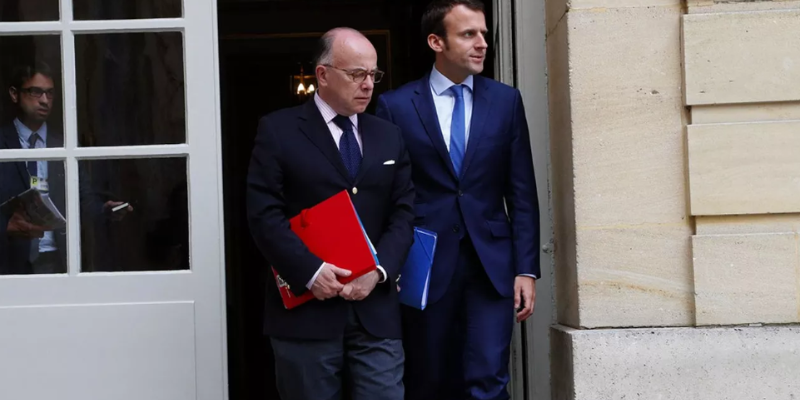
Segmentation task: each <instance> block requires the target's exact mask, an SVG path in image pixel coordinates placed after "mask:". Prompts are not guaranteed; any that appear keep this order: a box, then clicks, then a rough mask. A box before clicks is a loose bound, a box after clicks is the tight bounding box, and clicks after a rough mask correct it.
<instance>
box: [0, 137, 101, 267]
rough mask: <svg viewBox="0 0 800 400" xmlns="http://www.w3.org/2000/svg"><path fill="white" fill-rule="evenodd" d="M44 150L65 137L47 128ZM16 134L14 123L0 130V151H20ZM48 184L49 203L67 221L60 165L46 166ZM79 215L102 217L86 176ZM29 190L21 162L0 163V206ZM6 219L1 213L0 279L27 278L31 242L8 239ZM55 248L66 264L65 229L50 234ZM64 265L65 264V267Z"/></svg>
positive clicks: (81, 180) (81, 176)
mask: <svg viewBox="0 0 800 400" xmlns="http://www.w3.org/2000/svg"><path fill="white" fill-rule="evenodd" d="M47 147H56V148H57V147H64V137H63V135H62V134H61V132H58V131H55V130H54V129H52V128H51V127H49V126H48V132H47ZM21 148H22V145H21V144H20V143H19V134H18V133H17V129H16V128H15V127H14V124H13V123H10V124H7V125H4V126H3V127H0V150H1V149H21ZM47 172H48V180H47V181H48V184H49V189H50V193H49V195H50V199H51V200H52V201H53V204H55V206H56V208H58V210H59V211H61V214H62V215H64V216H65V217H67V218H69V217H68V216H67V213H66V188H65V179H64V178H65V174H64V162H63V161H51V162H48V163H47ZM79 185H80V198H81V200H80V201H81V211H82V214H83V215H84V216H85V217H92V218H96V217H98V216H99V215H100V214H101V211H102V201H101V199H100V198H99V197H98V196H96V195H95V194H94V193H93V191H92V190H91V187H90V185H89V180H88V179H87V178H86V176H85V174H83V173H81V174H79ZM29 188H30V175H29V174H28V169H27V167H26V166H25V163H24V162H21V161H20V162H3V163H0V204H2V203H4V202H5V201H7V200H8V199H10V198H12V197H14V196H16V195H18V194H20V193H22V192H24V191H25V190H28V189H29ZM8 217H9V216H7V215H2V213H0V275H4V274H28V273H31V270H30V263H29V262H28V259H29V255H30V246H31V241H30V240H29V239H22V238H15V237H10V236H8V235H7V232H6V230H7V228H8ZM53 234H54V235H53V236H54V239H55V241H56V248H57V250H58V252H59V256H60V257H61V259H62V260H64V261H66V254H67V234H66V230H65V229H61V230H58V231H55V232H53ZM65 265H66V264H65Z"/></svg>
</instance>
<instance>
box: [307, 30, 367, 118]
mask: <svg viewBox="0 0 800 400" xmlns="http://www.w3.org/2000/svg"><path fill="white" fill-rule="evenodd" d="M316 64H317V68H316V73H317V83H318V84H319V92H318V93H319V96H320V97H321V98H322V99H323V100H325V102H326V103H328V105H330V106H331V107H332V108H333V109H334V110H335V111H336V112H337V113H339V114H341V115H345V116H349V115H353V114H358V113H362V112H364V110H365V109H366V108H367V105H369V102H370V100H371V99H372V90H373V88H374V87H375V82H374V81H373V78H372V77H371V76H369V73H370V72H372V71H375V70H377V68H378V54H377V52H376V51H375V47H374V46H373V45H372V43H371V42H370V41H369V39H367V38H366V36H364V35H363V34H361V32H359V31H357V30H355V29H351V28H335V29H331V30H330V31H328V32H326V33H325V34H324V35H323V36H322V38H321V39H320V44H319V50H318V52H317V57H316ZM365 73H366V77H365Z"/></svg>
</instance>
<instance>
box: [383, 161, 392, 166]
mask: <svg viewBox="0 0 800 400" xmlns="http://www.w3.org/2000/svg"><path fill="white" fill-rule="evenodd" d="M383 165H394V160H389V161H386V162H385V163H383Z"/></svg>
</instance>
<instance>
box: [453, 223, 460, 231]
mask: <svg viewBox="0 0 800 400" xmlns="http://www.w3.org/2000/svg"><path fill="white" fill-rule="evenodd" d="M460 230H461V227H460V226H458V224H456V225H454V226H453V233H458V232H459V231H460Z"/></svg>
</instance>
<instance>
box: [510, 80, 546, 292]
mask: <svg viewBox="0 0 800 400" xmlns="http://www.w3.org/2000/svg"><path fill="white" fill-rule="evenodd" d="M512 118H513V120H512V132H511V133H512V141H511V152H510V157H509V168H508V170H509V175H508V178H507V180H506V185H505V186H506V187H505V198H506V205H507V207H508V214H509V217H510V218H511V229H512V240H513V249H514V263H515V268H516V273H517V275H522V274H526V275H533V276H535V277H536V278H540V277H541V273H540V270H539V200H538V196H537V193H536V177H535V175H534V172H533V157H532V155H531V142H530V136H529V133H528V121H527V119H526V118H525V107H524V106H523V104H522V96H521V95H520V93H519V91H515V100H514V109H513V115H512Z"/></svg>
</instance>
